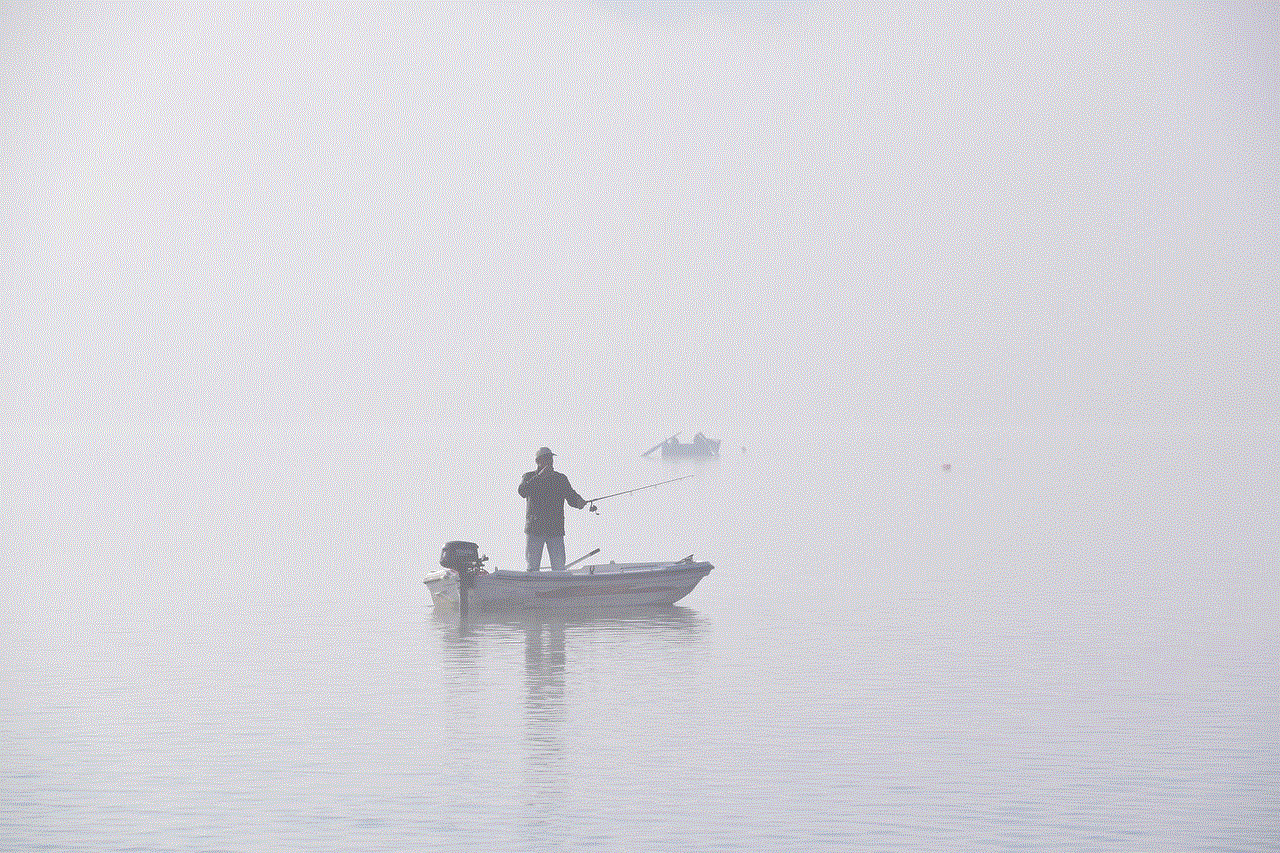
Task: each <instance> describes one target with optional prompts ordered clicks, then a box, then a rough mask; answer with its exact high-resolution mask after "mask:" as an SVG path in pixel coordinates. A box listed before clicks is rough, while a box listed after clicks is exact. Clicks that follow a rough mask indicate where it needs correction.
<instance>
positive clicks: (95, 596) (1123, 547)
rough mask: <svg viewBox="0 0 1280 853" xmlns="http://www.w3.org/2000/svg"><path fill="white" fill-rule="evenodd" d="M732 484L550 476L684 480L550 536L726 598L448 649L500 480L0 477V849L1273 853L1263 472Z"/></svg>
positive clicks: (291, 453)
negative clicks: (441, 557) (440, 578)
mask: <svg viewBox="0 0 1280 853" xmlns="http://www.w3.org/2000/svg"><path fill="white" fill-rule="evenodd" d="M655 440H656V439H655ZM526 443H528V442H526ZM537 443H539V441H534V442H533V443H532V444H530V445H529V447H528V448H527V450H532V448H533V446H534V445H536V444H537ZM553 443H554V442H553ZM729 444H730V442H726V450H727V451H731V452H728V453H727V454H726V457H725V458H724V459H722V460H720V461H719V462H718V463H716V464H712V465H705V466H701V467H700V466H698V465H696V464H691V463H685V464H682V465H670V464H666V463H663V462H660V461H657V460H645V459H638V458H635V456H634V451H635V450H639V449H643V446H645V445H642V446H640V447H637V448H634V449H633V448H630V447H627V448H622V449H620V450H618V451H617V452H613V451H612V450H611V449H610V450H608V451H607V452H606V451H605V450H601V451H599V452H597V453H596V454H595V455H587V454H584V453H581V452H578V453H577V454H576V455H575V454H574V453H573V452H571V451H568V450H566V451H563V453H564V455H563V456H562V458H561V461H560V467H561V469H562V470H564V471H565V472H566V473H567V474H568V475H569V477H570V479H571V480H572V481H573V482H574V483H575V485H576V486H578V487H579V490H580V491H582V492H583V493H584V494H587V495H588V496H591V495H594V494H600V493H605V492H610V491H617V490H619V489H623V488H630V487H633V486H638V485H643V484H645V483H648V482H654V481H656V480H660V479H665V478H667V477H671V476H678V475H680V474H683V473H691V472H695V473H697V474H698V476H697V477H695V478H694V479H693V480H690V481H685V482H682V483H677V484H672V485H671V486H664V487H661V488H658V489H654V490H650V491H648V492H644V493H641V494H637V495H632V496H627V497H622V498H617V499H613V500H610V501H605V502H602V503H601V504H600V510H601V516H600V517H599V518H593V517H590V516H588V515H587V514H586V513H581V514H571V515H570V517H569V520H568V521H569V539H568V542H569V544H568V549H567V550H568V551H569V555H570V558H572V557H575V556H578V555H579V554H582V553H585V552H586V551H588V550H590V549H591V548H594V547H600V548H601V549H602V553H601V554H600V555H599V556H600V558H603V559H618V560H628V559H647V558H659V557H681V556H684V555H685V554H687V553H694V554H695V555H696V556H697V557H699V558H705V559H708V560H710V561H712V562H713V563H715V565H716V569H715V570H714V571H713V572H712V573H711V575H710V576H709V577H708V578H707V579H706V580H705V581H703V583H702V584H701V585H700V586H699V587H698V589H696V590H695V591H694V592H693V594H691V595H690V596H689V597H688V598H687V599H685V600H684V601H683V602H681V604H680V605H678V606H676V607H674V608H661V609H655V610H648V611H643V612H639V613H635V614H630V615H627V616H625V617H619V616H601V617H597V618H573V619H555V618H539V619H528V620H523V619H519V618H478V619H473V620H471V621H469V622H466V623H461V622H459V620H458V619H457V617H456V616H454V615H443V614H437V613H434V612H433V611H432V609H431V605H430V596H429V595H428V594H427V591H426V588H425V587H424V586H423V585H422V583H421V579H422V575H423V574H424V572H425V571H426V570H427V569H428V568H429V567H431V566H433V565H434V564H435V560H436V558H437V556H438V553H439V547H440V545H441V544H442V543H443V542H444V541H445V540H447V539H455V538H460V539H473V540H475V541H478V542H480V543H481V546H482V549H483V550H484V551H485V552H486V553H488V554H489V555H490V557H491V558H492V563H493V564H494V565H498V566H500V567H503V568H517V567H519V564H520V552H521V546H522V543H521V541H520V536H519V528H520V522H521V514H522V511H523V509H522V505H521V502H520V500H519V499H518V498H517V497H516V495H515V484H516V482H517V481H518V479H519V474H520V473H521V472H522V471H524V470H526V469H527V465H528V461H527V460H526V459H525V458H524V451H525V450H526V448H524V447H523V446H522V447H520V448H519V452H516V453H507V454H505V455H503V452H499V451H495V453H494V454H491V455H483V454H482V455H481V456H480V458H479V459H466V460H459V459H444V458H433V457H431V456H430V455H429V454H427V453H426V452H424V451H421V450H416V449H415V450H407V449H406V448H409V447H414V448H416V447H417V445H416V444H413V443H411V442H409V441H407V440H405V439H403V438H402V437H398V436H396V435H393V434H387V435H384V436H380V437H369V436H357V435H354V434H352V433H345V434H336V433H335V434H326V435H319V434H317V435H311V436H306V437H302V438H299V437H297V436H290V437H289V438H288V439H285V438H283V437H280V436H275V435H272V434H270V433H258V434H252V435H250V434H244V433H237V434H229V433H219V432H217V431H206V432H200V431H192V432H190V433H186V434H182V435H174V434H166V435H135V436H133V437H131V438H128V439H120V438H114V439H111V440H106V439H102V438H99V437H95V436H91V435H87V434H82V435H73V434H63V435H52V434H24V435H17V436H10V437H9V439H8V446H7V450H8V452H7V454H6V458H5V460H4V464H5V472H4V473H5V482H6V495H5V501H6V505H7V506H6V514H7V517H8V519H9V521H7V522H6V530H5V540H6V541H5V553H6V559H5V569H6V571H7V572H8V573H9V575H10V583H9V584H8V585H7V589H6V591H5V594H4V595H5V597H4V603H5V613H6V617H5V619H4V634H3V651H0V655H2V658H0V660H2V664H0V678H2V680H3V690H4V694H3V705H2V706H0V746H2V747H3V759H4V760H3V767H2V770H0V780H2V781H0V790H2V791H3V798H2V800H0V849H2V850H5V851H36V850H67V851H94V853H101V852H102V851H117V850H119V851H123V850H143V851H170V850H172V851H178V850H182V851H224V850H225V851H280V850H307V851H328V850H332V851H339V850H340V851H387V850H450V851H451V850H459V851H461V850H468V851H470V850H486V851H528V850H575V851H576V850H681V851H685V850H690V851H702V850H706V851H712V850H742V851H760V850H806V851H811V850H833V851H834V850H886V851H900V850H901V851H905V850H975V851H976V850H981V851H991V850H1073V851H1081V850H1102V851H1191V850H1237V851H1274V850H1276V849H1278V848H1280V806H1278V803H1280V798H1278V797H1277V796H1276V791H1277V790H1278V788H1280V724H1278V723H1277V721H1278V720H1280V698H1278V693H1277V686H1278V685H1280V679H1278V678H1277V676H1280V656H1278V654H1277V644H1276V636H1277V633H1276V631H1277V627H1278V625H1280V603H1278V601H1280V596H1277V583H1276V580H1275V574H1276V564H1277V560H1276V558H1277V554H1278V553H1280V549H1278V548H1277V545H1278V539H1277V525H1276V518H1277V517H1278V515H1277V509H1280V506H1278V505H1277V504H1278V502H1277V498H1276V491H1275V489H1274V483H1273V480H1274V471H1275V468H1276V463H1277V461H1278V460H1277V458H1276V454H1275V450H1274V446H1273V445H1272V444H1270V443H1269V442H1268V441H1266V440H1263V439H1261V438H1245V437H1240V436H1220V435H1210V436H1196V437H1188V436H1181V437H1164V436H1152V435H1134V436H1120V437H1112V438H1110V439H1107V440H1105V441H1099V440H1097V439H1088V440H1085V439H1077V440H1065V439H1061V440H1054V441H1050V440H1047V439H1046V440H1044V441H1042V442H1041V443H1039V444H1032V443H1026V442H1024V443H1022V444H1021V445H1018V446H1015V445H1014V444H1012V443H1010V442H1008V441H1004V440H995V439H992V440H990V441H974V442H970V443H968V444H967V445H963V446H962V445H958V444H957V445H953V446H938V445H931V446H929V447H928V448H927V449H926V450H921V448H919V447H915V448H908V447H905V446H900V447H891V446H879V447H874V448H863V449H862V450H860V451H858V452H856V453H849V454H848V456H847V457H841V458H831V457H822V456H819V455H818V454H816V453H815V454H801V455H797V456H792V457H787V458H776V459H772V460H765V459H764V458H763V455H762V454H759V453H756V452H755V451H754V450H753V451H752V452H751V453H746V454H744V453H742V452H740V451H739V450H738V449H737V448H736V447H735V448H730V447H729ZM943 462H949V463H951V464H952V465H953V468H952V470H950V471H949V472H948V471H943V470H942V467H941V463H943Z"/></svg>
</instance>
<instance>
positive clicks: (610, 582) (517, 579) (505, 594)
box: [423, 560, 712, 611]
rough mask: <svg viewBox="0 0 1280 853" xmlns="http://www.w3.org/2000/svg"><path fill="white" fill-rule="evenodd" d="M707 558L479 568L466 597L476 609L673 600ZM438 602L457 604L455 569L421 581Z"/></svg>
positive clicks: (693, 582) (704, 569) (704, 570)
mask: <svg viewBox="0 0 1280 853" xmlns="http://www.w3.org/2000/svg"><path fill="white" fill-rule="evenodd" d="M711 569H712V566H711V564H710V563H705V562H701V563H695V562H692V561H691V560H683V561H680V562H670V563H609V564H606V565H601V566H585V567H583V568H581V569H573V570H570V571H564V572H551V571H546V572H511V571H495V572H488V573H485V572H481V573H478V574H476V575H475V577H474V584H473V586H472V587H471V589H470V591H469V594H468V597H467V600H468V605H469V606H470V607H475V608H478V609H481V610H539V611H542V610H546V611H552V610H557V611H563V610H569V611H572V610H581V609H597V608H619V607H648V606H654V605H667V604H675V603H676V602H677V601H679V600H680V599H682V598H684V597H685V596H686V595H688V594H689V593H690V592H692V591H693V588H694V587H695V586H697V585H698V582H699V581H700V580H702V579H703V578H704V577H706V576H707V574H708V573H709V572H710V571H711ZM423 582H424V583H426V585H427V589H428V590H430V592H431V599H432V601H433V603H434V604H435V605H436V606H437V607H440V606H445V607H457V606H458V575H457V573H456V572H454V571H451V570H448V569H443V570H440V571H436V572H432V573H431V574H429V575H427V577H426V578H425V579H424V581H423Z"/></svg>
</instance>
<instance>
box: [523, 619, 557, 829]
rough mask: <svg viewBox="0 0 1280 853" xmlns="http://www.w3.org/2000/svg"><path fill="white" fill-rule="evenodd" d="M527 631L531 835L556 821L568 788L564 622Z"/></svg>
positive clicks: (529, 625)
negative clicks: (565, 727)
mask: <svg viewBox="0 0 1280 853" xmlns="http://www.w3.org/2000/svg"><path fill="white" fill-rule="evenodd" d="M522 628H523V630H524V685H525V692H524V727H525V735H524V744H525V753H526V755H527V760H526V762H525V791H526V792H527V793H526V796H527V804H526V809H527V811H526V812H525V814H526V815H527V817H526V821H527V825H528V828H529V829H530V830H531V831H533V833H534V834H533V836H531V840H533V838H536V835H537V832H536V831H537V830H538V829H539V828H540V827H545V826H546V825H547V822H548V821H552V820H555V819H556V815H557V813H559V812H560V810H561V808H562V806H563V803H564V799H563V798H564V792H565V790H566V787H567V786H566V783H565V778H564V777H565V772H564V761H565V746H564V726H565V685H564V679H565V648H564V635H565V622H564V620H561V619H546V620H544V619H535V620H530V621H527V622H525V623H524V624H523V625H522Z"/></svg>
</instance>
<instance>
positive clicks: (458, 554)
mask: <svg viewBox="0 0 1280 853" xmlns="http://www.w3.org/2000/svg"><path fill="white" fill-rule="evenodd" d="M485 559H487V558H483V557H481V556H480V546H479V545H477V544H476V543H474V542H446V543H444V547H443V548H441V549H440V565H442V566H444V567H445V568H446V569H453V570H454V571H462V570H464V569H476V568H479V567H480V565H481V564H482V563H483V562H484V561H485Z"/></svg>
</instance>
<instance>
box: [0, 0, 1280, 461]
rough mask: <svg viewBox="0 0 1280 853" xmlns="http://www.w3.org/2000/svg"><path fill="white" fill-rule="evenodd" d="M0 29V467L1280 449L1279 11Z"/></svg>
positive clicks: (662, 14)
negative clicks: (1029, 443) (1201, 442)
mask: <svg viewBox="0 0 1280 853" xmlns="http://www.w3.org/2000/svg"><path fill="white" fill-rule="evenodd" d="M0 20H3V32H4V43H3V44H4V47H3V50H4V54H3V72H4V88H3V99H4V101H3V102H4V108H5V113H6V115H7V116H8V119H7V121H6V122H5V127H4V131H3V133H4V136H3V139H4V154H5V156H4V163H5V165H4V176H5V186H6V191H5V196H6V198H7V201H6V202H5V204H6V217H5V218H6V227H5V229H4V230H5V237H4V238H3V239H4V241H5V251H4V253H3V255H4V260H3V263H4V264H5V267H4V280H5V282H6V285H5V290H6V294H5V312H4V313H5V327H6V329H5V331H6V333H5V357H6V362H5V364H6V369H5V390H6V397H7V398H8V400H7V414H6V422H7V424H8V425H9V428H10V429H11V430H13V429H16V430H19V431H23V432H25V431H29V430H36V431H40V430H45V429H51V428H65V427H67V426H72V427H77V426H85V427H88V428H91V429H92V430H95V431H101V432H105V433H116V432H121V433H128V432H131V431H134V430H144V431H145V430H150V429H156V428H159V429H163V430H170V429H174V428H182V427H192V426H195V427H199V428H205V427H208V426H210V425H213V426H215V427H217V428H226V427H232V428H237V429H239V428H245V427H248V426H253V427H265V428H270V429H274V428H285V429H288V430H314V429H323V428H329V427H334V426H340V427H342V428H352V429H358V430H379V429H382V430H392V431H396V432H398V433H402V434H403V438H404V441H406V442H408V443H410V444H412V443H416V442H427V443H431V444H437V445H444V446H445V447H456V448H457V450H458V451H459V452H470V451H471V450H473V449H474V448H475V446H476V445H475V442H476V438H475V436H474V432H476V431H478V432H479V433H480V434H481V435H482V436H492V437H494V438H495V439H497V440H498V441H497V443H499V444H501V445H503V446H505V445H506V443H507V442H508V441H510V440H512V439H515V438H517V437H518V440H519V441H520V442H521V453H522V454H527V452H528V450H529V449H532V448H534V447H537V446H538V445H540V444H560V445H562V446H570V447H580V446H588V445H595V444H597V443H600V442H605V443H609V444H615V443H616V444H624V445H625V446H627V447H632V446H634V445H636V444H637V443H639V444H640V445H642V447H643V446H647V444H645V442H646V441H647V440H648V439H649V438H650V437H652V438H653V440H654V441H656V440H658V439H659V438H662V437H663V436H664V435H667V434H669V433H671V432H674V431H675V430H676V429H684V430H686V431H689V432H691V431H693V430H696V429H699V428H701V429H704V430H706V431H708V432H709V433H711V434H712V435H717V434H720V433H723V435H724V437H725V438H726V440H727V441H729V442H730V443H733V444H741V445H744V446H747V445H749V446H761V447H769V446H774V447H776V446H779V445H781V444H783V443H786V442H793V441H796V440H805V441H812V442H814V443H815V444H820V445H826V446H831V445H839V446H845V445H849V444H851V443H857V442H859V441H861V440H863V439H865V438H868V437H871V436H892V437H898V436H903V435H912V436H918V435H930V436H949V435H955V434H958V433H961V432H964V433H970V434H981V433H982V431H984V430H989V429H996V430H1007V431H1012V432H1027V431H1031V432H1035V433H1044V432H1054V431H1061V430H1068V431H1071V430H1078V429H1081V428H1085V429H1092V428H1098V427H1103V428H1107V429H1113V428H1121V429H1131V428H1134V427H1138V428H1144V427H1148V426H1151V425H1159V426H1161V427H1165V428H1168V427H1172V428H1176V429H1193V430H1196V429H1204V428H1227V429H1230V430H1233V431H1245V432H1257V431H1260V430H1261V431H1263V432H1273V431H1274V429H1275V427H1276V421H1277V419H1276V413H1277V397H1276V382H1275V381H1274V377H1275V376H1276V375H1277V373H1278V372H1280V371H1278V370H1277V367H1278V365H1277V358H1276V347H1275V346H1274V341H1275V340H1277V339H1280V335H1278V334H1277V316H1278V315H1280V311H1278V310H1277V309H1278V308H1280V304H1278V300H1277V289H1276V287H1275V286H1274V281H1275V278H1276V260H1277V236H1280V235H1278V229H1277V206H1276V203H1275V199H1276V198H1277V197H1278V195H1280V194H1278V192H1277V190H1278V189H1280V187H1278V186H1277V174H1278V173H1277V147H1276V142H1277V136H1276V130H1277V122H1276V118H1277V115H1276V98H1275V94H1274V93H1275V87H1276V83H1277V74H1276V31H1277V30H1276V14H1275V12H1274V10H1267V9H1262V10H1256V9H1249V8H1246V9H1237V8H1235V7H1221V6H1212V7H1184V6H1180V5H1175V6H1159V5H1154V6H1153V5H1139V6H1120V7H1116V8H1112V7H1110V6H1108V7H1107V8H1105V9H1097V10H1090V9H1085V10H1081V9H1078V8H1067V9H1057V8H1041V9H1033V10H1028V9H1025V8H1023V7H1021V6H1015V7H1012V8H994V9H988V10H983V11H974V10H957V9H955V8H951V7H941V8H914V7H907V8H896V9H879V8H878V9H875V10H862V9H859V8H857V7H844V6H839V5H837V6H827V5H811V4H801V5H794V6H792V5H783V6H776V7H775V6H771V5H758V4H747V5H745V6H737V5H719V4H713V5H703V4H696V3H695V4H673V5H663V4H652V5H651V4H640V5H638V6H633V5H613V4H597V5H556V6H528V7H525V6H508V5H498V6H487V5H479V6H472V5H466V6H437V5H434V4H424V5H390V6H381V5H365V4H358V5H345V4H344V5H336V6H327V5H326V6H292V5H276V4H269V5H265V4H264V5H257V4H252V5H232V6H216V5H194V4H192V5H187V4H183V5H177V6H169V5H141V6H135V5H116V4H110V5H105V4H104V5H90V6H53V7H45V6H16V7H14V6H11V7H9V8H8V9H7V10H6V11H5V12H4V13H3V19H0ZM526 445H527V448H526V447H525V446H526Z"/></svg>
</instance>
